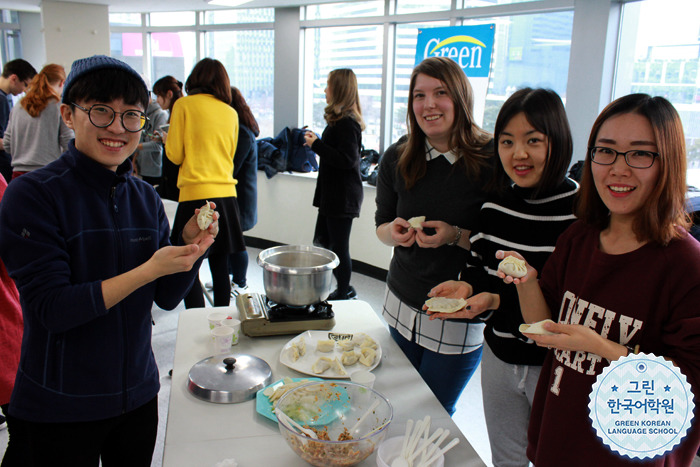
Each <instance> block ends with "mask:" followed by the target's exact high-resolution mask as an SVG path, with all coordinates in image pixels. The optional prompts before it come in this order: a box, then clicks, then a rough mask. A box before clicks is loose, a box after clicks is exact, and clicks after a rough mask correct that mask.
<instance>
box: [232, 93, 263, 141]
mask: <svg viewBox="0 0 700 467" xmlns="http://www.w3.org/2000/svg"><path fill="white" fill-rule="evenodd" d="M231 107H233V110H235V111H236V113H237V114H238V122H239V123H240V124H241V125H245V126H247V127H248V128H250V130H251V131H252V132H253V134H254V135H255V136H258V135H259V134H260V127H259V126H258V121H257V120H255V116H254V115H253V111H252V110H250V107H249V106H248V103H247V102H246V101H245V97H243V94H242V93H241V91H240V89H238V88H237V87H235V86H231Z"/></svg>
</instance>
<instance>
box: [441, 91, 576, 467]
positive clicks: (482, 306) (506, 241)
mask: <svg viewBox="0 0 700 467" xmlns="http://www.w3.org/2000/svg"><path fill="white" fill-rule="evenodd" d="M494 133H495V134H494V139H495V140H496V143H497V149H496V151H497V153H498V156H499V158H500V160H501V164H500V166H498V167H497V169H496V177H495V181H494V184H493V186H494V187H498V186H505V187H506V188H505V189H501V190H498V191H496V192H494V194H493V195H492V196H491V197H490V198H489V199H488V200H487V201H486V202H485V203H484V204H483V206H482V207H481V211H480V213H479V224H478V225H479V231H475V232H472V234H471V236H470V244H471V245H470V247H471V255H472V256H471V258H470V262H469V264H468V265H467V268H466V270H464V271H463V272H462V275H461V279H462V280H463V281H464V282H461V281H448V282H444V283H442V284H440V285H438V286H437V287H435V288H434V289H433V290H432V291H431V293H430V294H429V295H430V296H448V297H461V298H468V301H467V303H468V304H467V306H466V309H465V310H461V311H459V312H457V313H456V314H452V315H445V314H440V313H431V312H428V313H429V314H431V319H436V318H440V319H464V318H475V319H479V320H483V321H485V322H486V328H485V330H484V340H485V341H486V343H487V345H486V346H484V354H483V357H482V376H481V385H482V391H483V398H484V412H485V416H486V426H487V429H488V433H489V441H490V444H491V453H492V458H493V464H494V466H496V467H499V466H527V465H528V460H527V456H526V454H525V450H526V448H527V427H528V421H529V418H530V408H531V406H532V400H533V396H534V392H535V387H536V385H537V379H538V376H539V374H540V370H541V368H542V363H543V361H544V358H545V355H546V351H547V349H542V348H541V347H537V345H536V344H535V343H534V342H533V341H532V340H530V339H528V338H527V337H525V336H523V335H522V334H521V333H520V332H519V331H518V327H519V326H520V324H522V323H523V318H522V314H521V312H520V306H519V303H518V295H517V292H516V290H515V287H512V286H509V285H508V284H505V283H504V282H503V280H502V279H500V278H499V277H498V276H497V275H496V271H497V269H498V263H499V260H498V259H496V256H495V253H496V251H498V250H518V251H519V252H521V253H522V254H523V255H524V256H525V258H526V259H527V261H528V263H529V264H531V265H535V264H536V265H537V266H534V267H535V268H538V269H539V268H541V267H542V266H543V265H544V263H545V261H546V260H547V258H548V257H549V255H550V254H551V253H552V251H554V245H555V243H556V240H557V238H558V237H559V235H560V234H561V233H562V232H563V231H564V230H566V228H567V227H568V226H569V225H570V224H571V223H572V222H573V221H574V220H575V217H574V215H573V199H574V195H575V193H576V191H577V190H578V184H577V183H576V182H574V181H573V180H571V179H569V178H567V177H566V171H567V169H568V166H569V163H570V162H571V153H572V142H571V132H570V129H569V123H568V120H567V118H566V113H565V111H564V106H563V104H562V102H561V99H560V98H559V96H558V95H557V94H556V93H555V92H554V91H551V90H547V89H530V88H525V89H521V90H519V91H517V92H515V93H514V94H513V95H512V96H511V97H510V98H509V99H508V100H507V101H506V102H505V104H504V105H503V107H502V108H501V111H500V113H499V115H498V118H497V120H496V127H495V132H494ZM508 178H510V180H511V181H512V183H510V184H508V183H503V182H507V180H508Z"/></svg>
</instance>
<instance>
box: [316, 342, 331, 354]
mask: <svg viewBox="0 0 700 467" xmlns="http://www.w3.org/2000/svg"><path fill="white" fill-rule="evenodd" d="M334 348H335V341H333V340H331V339H326V340H320V341H317V342H316V350H318V351H319V352H324V353H329V352H333V349H334Z"/></svg>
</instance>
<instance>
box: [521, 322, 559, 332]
mask: <svg viewBox="0 0 700 467" xmlns="http://www.w3.org/2000/svg"><path fill="white" fill-rule="evenodd" d="M553 322H554V321H552V320H551V319H543V320H542V321H538V322H536V323H530V324H527V323H523V324H521V325H520V327H519V328H518V331H520V332H522V333H528V334H540V335H543V336H553V335H554V334H556V332H551V331H547V330H546V329H544V328H543V327H542V325H543V324H544V323H553Z"/></svg>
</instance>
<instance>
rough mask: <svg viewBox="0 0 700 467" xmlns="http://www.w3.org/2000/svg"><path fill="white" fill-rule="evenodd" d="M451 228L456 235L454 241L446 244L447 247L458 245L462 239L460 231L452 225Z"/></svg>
mask: <svg viewBox="0 0 700 467" xmlns="http://www.w3.org/2000/svg"><path fill="white" fill-rule="evenodd" d="M452 227H454V228H455V230H457V235H456V236H455V239H454V240H452V241H451V242H450V243H448V245H449V246H455V245H456V244H457V243H459V239H460V238H462V229H461V228H459V227H458V226H456V225H453V226H452Z"/></svg>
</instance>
